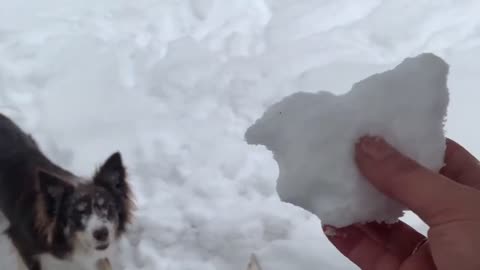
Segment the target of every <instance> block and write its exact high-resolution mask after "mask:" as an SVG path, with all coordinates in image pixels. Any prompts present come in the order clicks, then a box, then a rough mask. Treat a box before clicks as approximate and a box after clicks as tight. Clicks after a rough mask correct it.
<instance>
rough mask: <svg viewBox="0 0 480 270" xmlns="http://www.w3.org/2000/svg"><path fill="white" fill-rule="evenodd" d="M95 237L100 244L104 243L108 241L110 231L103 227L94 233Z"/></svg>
mask: <svg viewBox="0 0 480 270" xmlns="http://www.w3.org/2000/svg"><path fill="white" fill-rule="evenodd" d="M93 237H94V238H95V239H96V240H97V241H100V242H104V241H106V240H107V239H108V229H107V228H106V227H101V228H99V229H96V230H95V231H94V232H93Z"/></svg>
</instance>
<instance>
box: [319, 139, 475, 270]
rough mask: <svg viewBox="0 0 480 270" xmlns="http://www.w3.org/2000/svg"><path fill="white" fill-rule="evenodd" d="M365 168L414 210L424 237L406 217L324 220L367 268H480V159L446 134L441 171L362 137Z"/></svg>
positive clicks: (344, 249) (360, 161) (345, 250)
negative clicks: (342, 222)
mask: <svg viewBox="0 0 480 270" xmlns="http://www.w3.org/2000/svg"><path fill="white" fill-rule="evenodd" d="M355 149H356V154H355V160H356V163H357V165H358V167H359V169H360V171H361V173H362V174H363V175H364V176H365V177H366V178H367V179H368V180H369V181H370V183H371V184H372V185H373V186H375V187H376V188H377V189H378V190H379V191H380V192H382V193H384V194H385V195H387V196H389V197H390V198H392V199H394V200H397V201H398V202H400V203H402V204H403V205H405V206H407V207H408V208H409V209H411V210H412V211H413V212H414V213H416V214H417V215H418V216H419V217H420V218H421V219H422V220H423V221H424V222H425V223H426V224H427V225H428V226H429V230H428V235H427V237H425V236H424V235H422V234H420V233H419V232H417V231H415V230H414V229H413V228H411V227H410V226H408V225H407V224H405V223H404V222H402V221H399V222H397V223H395V224H391V225H387V224H384V223H381V224H379V223H368V224H356V225H352V226H348V227H344V228H340V229H335V228H332V227H329V226H324V231H327V232H328V231H330V230H332V229H333V230H334V232H335V233H334V234H331V233H326V235H327V238H328V239H329V240H330V241H331V242H332V243H333V245H334V246H335V247H336V248H337V249H338V250H339V251H340V252H341V253H342V254H343V255H345V256H346V257H347V258H349V259H350V260H351V261H353V262H354V263H355V264H356V265H357V266H359V267H360V268H361V269H363V270H431V269H438V270H447V269H448V270H452V269H455V270H474V269H475V270H478V269H480V253H479V252H480V163H479V162H478V161H477V159H476V158H475V157H474V156H472V155H471V154H470V153H468V152H467V151H466V150H465V149H464V148H463V147H461V146H460V145H459V144H457V143H455V142H454V141H452V140H447V149H446V154H445V163H446V165H445V166H444V167H443V168H442V170H441V171H440V173H439V174H437V173H435V172H432V171H430V170H428V169H426V168H424V167H422V166H420V165H419V164H418V163H416V162H415V161H413V160H411V159H409V158H407V157H405V156H404V155H402V154H400V153H399V152H398V151H397V150H395V149H394V148H393V147H392V146H391V145H389V144H388V143H387V142H385V141H384V140H383V139H380V138H374V137H364V138H362V139H361V140H360V141H359V143H358V144H357V145H356V147H355Z"/></svg>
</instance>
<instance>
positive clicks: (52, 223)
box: [34, 169, 68, 245]
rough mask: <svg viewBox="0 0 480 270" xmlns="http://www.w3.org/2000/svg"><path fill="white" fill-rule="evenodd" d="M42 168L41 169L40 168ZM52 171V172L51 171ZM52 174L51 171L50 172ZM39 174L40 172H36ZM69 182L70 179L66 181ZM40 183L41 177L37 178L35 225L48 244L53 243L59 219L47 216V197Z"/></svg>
mask: <svg viewBox="0 0 480 270" xmlns="http://www.w3.org/2000/svg"><path fill="white" fill-rule="evenodd" d="M38 170H41V169H38ZM49 173H50V172H49ZM50 174H51V173H50ZM36 175H38V173H36ZM55 176H57V177H58V178H59V179H63V177H60V176H59V175H55ZM65 182H67V183H68V181H65ZM39 185H40V183H39V179H38V178H37V181H36V185H35V188H36V190H37V195H36V198H35V205H34V210H35V221H34V226H35V229H36V230H37V232H39V233H40V235H41V236H42V237H44V239H45V240H46V241H47V244H48V245H51V244H52V242H53V236H54V235H53V234H54V232H55V228H56V224H57V220H56V218H54V219H50V218H49V217H48V216H47V206H46V205H45V198H44V196H45V195H44V194H42V193H41V192H40V186H39Z"/></svg>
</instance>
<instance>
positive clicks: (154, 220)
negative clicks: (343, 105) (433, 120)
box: [0, 0, 480, 270]
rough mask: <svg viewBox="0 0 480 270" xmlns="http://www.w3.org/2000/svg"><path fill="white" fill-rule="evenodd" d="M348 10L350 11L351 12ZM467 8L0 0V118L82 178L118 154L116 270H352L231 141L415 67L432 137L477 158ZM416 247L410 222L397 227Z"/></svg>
mask: <svg viewBox="0 0 480 270" xmlns="http://www.w3.org/2000/svg"><path fill="white" fill-rule="evenodd" d="M360 2H361V3H360ZM478 10H480V2H478V1H474V0H471V1H467V0H465V1H458V0H442V1H427V0H421V1H418V0H415V1H414V0H408V1H393V0H383V1H382V0H364V1H357V0H341V1H339V0H321V1H318V0H229V1H225V0H190V1H188V0H183V1H182V0H177V1H175V0H138V1H128V0H105V1H94V0H83V1H73V0H67V1H65V0H63V1H60V0H43V1H29V0H17V1H6V0H0V111H1V112H3V113H5V114H8V115H10V116H11V117H12V118H14V119H15V120H16V121H18V122H19V123H20V124H21V125H22V126H23V127H24V128H25V129H27V130H29V131H30V132H32V133H33V134H34V135H35V136H36V137H37V138H38V141H39V142H40V143H41V145H42V146H43V148H44V149H45V150H46V152H47V153H48V154H49V155H50V156H51V157H52V158H53V159H54V160H55V161H57V162H58V163H59V164H62V165H64V166H67V167H68V168H70V169H72V170H74V171H75V172H77V173H79V174H86V175H90V174H91V173H92V171H93V169H94V166H96V165H97V164H98V163H99V162H101V161H103V160H104V158H106V157H107V155H108V154H110V153H111V152H113V151H115V150H121V151H122V153H123V155H124V158H125V161H126V163H127V164H128V167H129V171H130V181H131V182H132V184H133V186H134V190H135V193H136V195H137V204H138V207H139V211H138V212H137V219H136V223H135V224H134V225H133V226H132V228H131V232H130V234H129V236H128V238H127V239H125V240H124V241H123V242H122V243H121V245H120V252H121V255H120V256H119V257H118V261H117V262H116V264H117V268H116V269H149V270H150V269H152V270H153V269H155V270H156V269H168V270H180V269H182V270H190V269H192V270H193V269H195V270H197V269H202V270H234V269H235V270H243V269H245V267H246V265H247V263H248V258H249V256H250V254H251V253H252V252H256V253H258V257H259V260H260V263H261V264H262V265H263V266H264V267H263V268H264V269H263V270H281V269H308V270H310V269H312V270H313V269H332V270H336V269H338V270H340V269H342V270H343V269H355V268H354V266H352V265H351V264H350V263H348V262H347V261H345V259H343V258H342V256H340V255H339V254H337V252H336V251H335V250H334V249H333V248H332V247H331V246H330V244H329V243H328V242H327V240H326V239H325V237H324V236H323V235H322V233H321V228H320V222H319V221H318V220H317V219H316V218H314V217H312V216H311V215H309V214H308V213H306V212H305V211H302V210H300V209H298V208H295V207H293V206H290V205H287V204H284V203H281V202H280V201H279V199H278V197H277V195H276V192H275V182H274V181H275V179H276V178H277V173H278V169H277V167H276V164H275V162H274V160H273V159H272V157H271V155H270V153H269V152H268V151H266V150H265V149H263V148H260V147H254V146H249V145H247V144H246V143H245V141H244V140H243V135H244V132H245V129H246V128H247V127H248V126H249V125H250V124H251V123H252V122H253V121H254V120H255V119H257V118H258V117H259V116H260V115H261V114H262V113H263V111H264V110H265V108H266V106H268V105H269V104H271V103H273V102H275V101H278V100H279V99H280V98H282V97H284V96H285V95H287V94H290V93H293V92H296V91H300V90H302V91H317V90H329V91H332V92H335V93H343V92H345V91H347V90H348V89H349V88H350V86H351V84H352V83H353V82H355V81H356V80H358V79H361V78H363V77H365V76H368V75H370V74H371V73H373V72H378V71H383V70H385V69H387V68H391V67H393V65H396V64H397V63H398V62H399V61H401V60H402V59H403V58H405V57H407V56H412V55H416V54H418V53H420V52H424V51H431V52H434V53H437V54H438V55H440V56H442V57H444V58H445V59H446V60H447V61H448V62H449V63H450V64H451V76H450V83H449V86H450V88H451V108H450V111H449V120H448V124H447V132H448V135H449V136H450V137H452V138H454V139H457V140H459V141H460V142H462V143H463V144H465V145H466V146H467V147H469V148H470V149H471V150H472V151H473V152H474V153H475V154H480V143H479V142H477V141H476V138H479V137H480V129H478V128H476V126H475V125H473V126H472V125H470V124H468V123H469V122H470V121H471V122H476V121H475V120H476V119H474V118H473V115H475V107H476V104H475V103H476V101H477V100H479V98H480V91H478V89H476V86H477V85H479V84H480V77H479V76H478V70H480V63H479V61H478V60H477V58H478V57H479V56H480V17H479V16H478ZM406 219H407V220H408V221H410V222H411V223H412V224H414V225H415V226H417V227H419V228H420V229H422V230H423V231H424V230H425V227H424V226H423V225H422V224H421V223H420V222H419V221H418V220H417V219H416V218H414V217H413V216H411V215H410V216H408V217H407V218H406ZM10 254H11V252H10V247H9V245H8V243H7V242H6V240H5V239H4V238H1V239H0V261H1V262H2V263H4V262H6V263H8V264H9V265H10V267H7V268H8V269H10V268H13V265H14V264H15V261H14V259H13V258H12V256H10Z"/></svg>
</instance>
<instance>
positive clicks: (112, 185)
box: [93, 152, 128, 195]
mask: <svg viewBox="0 0 480 270" xmlns="http://www.w3.org/2000/svg"><path fill="white" fill-rule="evenodd" d="M93 181H94V183H95V185H99V186H102V187H104V188H106V189H107V190H110V191H111V192H113V193H114V194H116V195H120V194H125V193H126V191H127V189H128V186H127V183H126V171H125V167H124V166H123V161H122V156H121V155H120V153H119V152H115V153H113V154H112V155H111V156H110V157H109V158H108V159H107V160H106V161H105V162H104V163H103V165H102V166H101V167H100V169H99V170H98V171H97V173H95V176H94V177H93Z"/></svg>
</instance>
